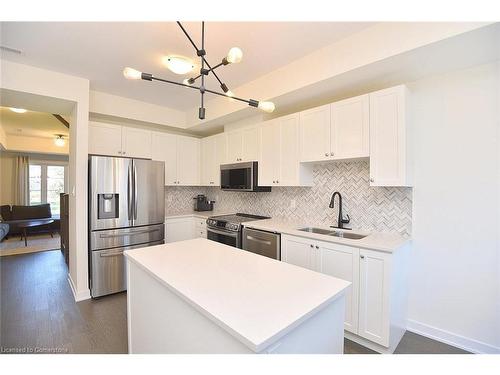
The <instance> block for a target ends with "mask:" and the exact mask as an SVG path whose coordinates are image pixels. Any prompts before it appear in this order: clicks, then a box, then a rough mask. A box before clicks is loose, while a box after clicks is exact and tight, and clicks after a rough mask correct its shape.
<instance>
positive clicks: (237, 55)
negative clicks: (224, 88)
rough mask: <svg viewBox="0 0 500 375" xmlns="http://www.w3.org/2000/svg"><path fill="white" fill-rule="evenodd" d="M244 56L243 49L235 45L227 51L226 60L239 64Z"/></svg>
mask: <svg viewBox="0 0 500 375" xmlns="http://www.w3.org/2000/svg"><path fill="white" fill-rule="evenodd" d="M242 58H243V51H242V50H241V49H239V48H238V47H233V48H231V49H230V50H229V52H228V53H227V57H226V60H227V61H228V62H230V63H231V64H237V63H239V62H240V61H241V59H242Z"/></svg>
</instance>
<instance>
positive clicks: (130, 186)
mask: <svg viewBox="0 0 500 375" xmlns="http://www.w3.org/2000/svg"><path fill="white" fill-rule="evenodd" d="M132 189H133V180H132V171H131V169H130V167H129V169H128V181H127V209H128V219H129V220H132V219H133V217H132V215H133V213H132Z"/></svg>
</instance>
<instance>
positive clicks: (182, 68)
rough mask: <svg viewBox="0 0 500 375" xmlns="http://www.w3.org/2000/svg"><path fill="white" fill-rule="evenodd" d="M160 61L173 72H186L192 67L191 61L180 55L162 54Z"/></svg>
mask: <svg viewBox="0 0 500 375" xmlns="http://www.w3.org/2000/svg"><path fill="white" fill-rule="evenodd" d="M162 62H163V64H164V65H165V66H166V67H167V68H168V69H170V70H171V71H172V72H174V73H175V74H186V73H189V72H190V71H191V70H193V69H194V64H193V62H192V61H191V60H189V59H187V58H185V57H181V56H164V57H163V58H162Z"/></svg>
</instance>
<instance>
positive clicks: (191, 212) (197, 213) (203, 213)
mask: <svg viewBox="0 0 500 375" xmlns="http://www.w3.org/2000/svg"><path fill="white" fill-rule="evenodd" d="M230 214H234V212H227V211H195V210H188V211H182V212H173V213H168V212H167V214H166V215H165V218H166V219H174V218H181V217H191V216H193V217H199V218H201V219H208V218H209V217H210V216H219V215H230Z"/></svg>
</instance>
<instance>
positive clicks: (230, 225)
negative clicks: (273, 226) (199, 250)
mask: <svg viewBox="0 0 500 375" xmlns="http://www.w3.org/2000/svg"><path fill="white" fill-rule="evenodd" d="M263 219H269V217H268V216H257V215H249V214H242V213H237V214H234V215H220V216H211V217H209V218H208V219H207V238H208V239H209V240H212V241H216V242H220V243H223V244H226V245H229V246H234V247H238V248H240V249H241V245H242V240H241V239H242V230H243V226H242V225H241V223H244V222H246V221H254V220H263Z"/></svg>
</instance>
